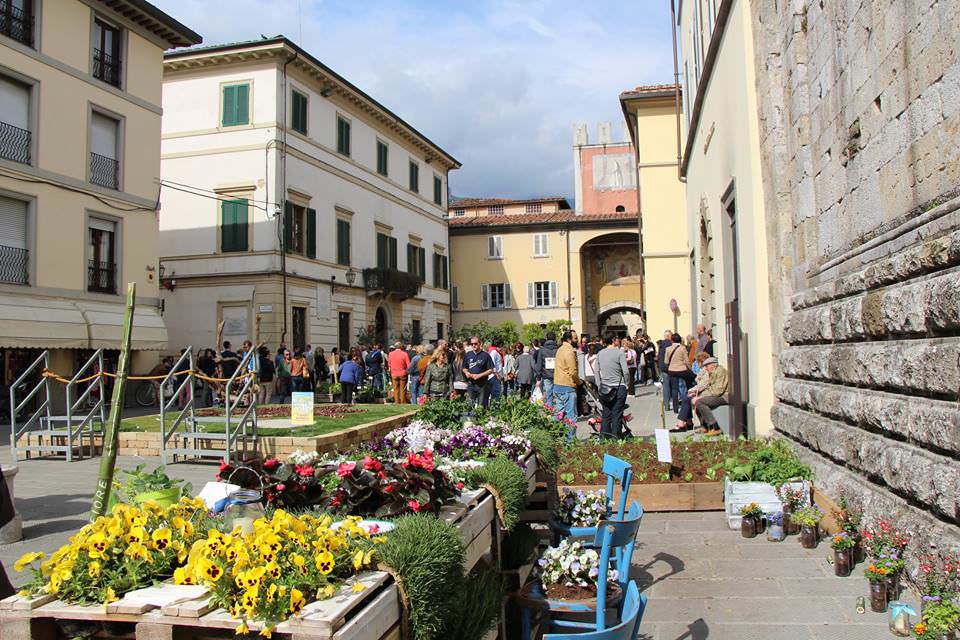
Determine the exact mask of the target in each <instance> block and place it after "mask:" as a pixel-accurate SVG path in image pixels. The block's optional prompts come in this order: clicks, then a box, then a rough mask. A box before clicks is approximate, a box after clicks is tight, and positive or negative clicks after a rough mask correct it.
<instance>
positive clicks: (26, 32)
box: [0, 0, 33, 47]
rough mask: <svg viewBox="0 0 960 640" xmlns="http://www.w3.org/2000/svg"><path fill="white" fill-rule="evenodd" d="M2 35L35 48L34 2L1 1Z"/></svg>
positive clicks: (22, 0)
mask: <svg viewBox="0 0 960 640" xmlns="http://www.w3.org/2000/svg"><path fill="white" fill-rule="evenodd" d="M0 35H4V36H7V37H8V38H13V39H14V40H16V41H17V42H22V43H23V44H25V45H27V46H28V47H32V46H33V2H32V0H0Z"/></svg>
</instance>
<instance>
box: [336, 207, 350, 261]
mask: <svg viewBox="0 0 960 640" xmlns="http://www.w3.org/2000/svg"><path fill="white" fill-rule="evenodd" d="M337 263H338V264H346V265H349V264H350V223H349V222H347V221H346V220H341V219H339V218H337Z"/></svg>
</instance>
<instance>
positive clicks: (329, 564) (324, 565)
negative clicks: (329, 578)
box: [314, 551, 333, 575]
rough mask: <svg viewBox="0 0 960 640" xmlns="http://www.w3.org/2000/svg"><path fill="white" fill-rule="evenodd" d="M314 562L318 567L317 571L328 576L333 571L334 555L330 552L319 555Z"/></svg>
mask: <svg viewBox="0 0 960 640" xmlns="http://www.w3.org/2000/svg"><path fill="white" fill-rule="evenodd" d="M314 562H315V563H316V565H317V570H318V571H320V573H322V574H323V575H327V574H328V573H330V572H331V571H333V554H332V553H330V552H329V551H324V552H323V553H321V554H318V555H317V557H316V559H315V560H314Z"/></svg>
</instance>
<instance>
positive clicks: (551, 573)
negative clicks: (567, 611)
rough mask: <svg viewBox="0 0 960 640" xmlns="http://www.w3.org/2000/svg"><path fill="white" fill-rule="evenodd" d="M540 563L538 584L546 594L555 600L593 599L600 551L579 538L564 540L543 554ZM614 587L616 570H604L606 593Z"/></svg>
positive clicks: (598, 574) (595, 591)
mask: <svg viewBox="0 0 960 640" xmlns="http://www.w3.org/2000/svg"><path fill="white" fill-rule="evenodd" d="M538 564H539V565H540V583H541V584H542V585H543V589H544V591H545V592H546V594H547V597H549V598H551V599H555V600H567V601H570V600H594V599H595V598H596V597H597V584H598V582H599V576H600V570H601V567H600V554H599V553H598V552H597V550H596V549H591V548H589V547H587V546H586V545H585V544H584V543H583V542H582V541H576V540H574V541H571V539H569V538H568V539H566V540H564V541H563V542H561V543H560V544H559V546H557V547H549V548H548V549H547V550H546V551H544V553H543V557H542V558H540V560H539V562H538ZM617 589H619V587H618V586H617V572H616V570H614V569H608V574H607V593H608V594H613V593H615V592H616V590H617Z"/></svg>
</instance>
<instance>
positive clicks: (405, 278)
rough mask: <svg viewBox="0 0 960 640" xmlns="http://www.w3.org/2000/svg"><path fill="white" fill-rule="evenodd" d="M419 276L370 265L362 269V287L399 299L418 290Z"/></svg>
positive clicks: (414, 294)
mask: <svg viewBox="0 0 960 640" xmlns="http://www.w3.org/2000/svg"><path fill="white" fill-rule="evenodd" d="M422 284H423V283H422V282H421V281H420V276H417V275H415V274H412V273H407V272H405V271H400V270H398V269H391V268H381V267H371V268H368V269H364V270H363V287H364V289H366V290H367V291H380V292H382V293H383V294H384V295H395V296H397V297H399V298H401V299H404V300H406V299H408V298H413V297H414V296H416V295H417V294H418V293H419V292H420V286H421V285H422Z"/></svg>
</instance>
